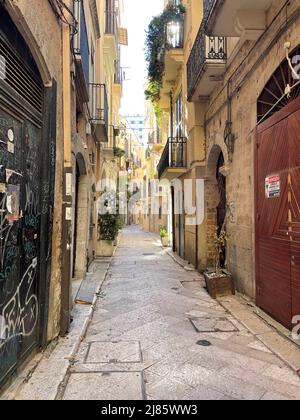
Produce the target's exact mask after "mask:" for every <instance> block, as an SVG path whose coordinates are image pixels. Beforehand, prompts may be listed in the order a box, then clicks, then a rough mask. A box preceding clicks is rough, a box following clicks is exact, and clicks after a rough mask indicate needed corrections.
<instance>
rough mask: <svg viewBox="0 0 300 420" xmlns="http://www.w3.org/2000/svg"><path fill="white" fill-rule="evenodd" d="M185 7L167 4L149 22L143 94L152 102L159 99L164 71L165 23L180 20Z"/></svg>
mask: <svg viewBox="0 0 300 420" xmlns="http://www.w3.org/2000/svg"><path fill="white" fill-rule="evenodd" d="M184 13H185V7H184V6H183V5H174V4H169V5H168V6H167V7H166V9H165V10H164V12H163V13H162V14H161V15H159V16H156V17H154V18H153V19H152V21H151V22H150V25H149V28H148V32H147V37H146V61H147V63H148V79H149V86H148V88H147V90H146V91H145V95H146V97H147V98H148V99H150V100H151V101H152V102H153V103H154V104H155V103H157V102H158V101H159V99H160V90H161V87H162V82H163V75H164V71H165V52H166V50H167V49H168V48H169V46H168V42H167V41H168V40H167V31H166V28H167V24H168V23H170V22H182V21H183V15H184Z"/></svg>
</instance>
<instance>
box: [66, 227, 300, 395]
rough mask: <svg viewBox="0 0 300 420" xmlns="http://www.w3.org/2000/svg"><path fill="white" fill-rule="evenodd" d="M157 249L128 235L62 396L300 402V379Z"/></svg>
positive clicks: (153, 241) (151, 241)
mask: <svg viewBox="0 0 300 420" xmlns="http://www.w3.org/2000/svg"><path fill="white" fill-rule="evenodd" d="M203 286H204V283H203V279H202V277H201V276H200V275H199V274H197V273H195V272H187V271H185V270H184V269H183V268H181V267H180V266H179V265H178V264H177V263H175V262H174V261H173V260H172V258H170V256H169V255H167V254H166V251H164V250H162V249H161V247H160V246H159V242H158V241H157V238H155V237H153V236H152V235H149V234H146V233H144V232H142V231H141V230H140V229H139V228H128V229H126V230H125V231H124V234H123V238H122V241H121V244H120V247H119V248H118V250H117V252H116V254H115V257H114V258H113V261H112V264H111V267H110V270H109V273H108V277H107V280H106V283H105V284H104V288H103V295H102V296H101V297H100V298H99V300H98V303H97V307H96V311H95V314H94V318H93V321H92V323H91V325H90V327H89V330H88V333H87V336H86V339H85V341H84V342H83V343H82V345H81V348H80V351H79V354H78V358H77V361H76V363H75V365H74V367H73V368H72V370H71V373H70V376H69V378H68V382H67V386H66V389H65V392H64V395H63V398H64V399H78V398H79V399H136V400H138V399H145V398H147V399H150V400H151V399H163V400H168V399H183V400H190V399H196V400H207V399H209V400H221V399H250V400H259V399H299V398H300V380H299V378H298V376H297V375H296V374H295V373H294V372H292V370H290V369H289V368H288V367H286V366H285V365H284V363H283V362H282V361H281V360H279V359H278V358H277V357H276V356H275V355H274V354H272V353H271V352H270V351H269V350H268V349H267V348H266V347H264V345H263V344H262V343H260V342H259V341H257V340H256V338H255V336H253V335H252V334H251V333H250V332H249V331H247V330H245V328H244V327H243V326H242V325H241V324H240V323H239V322H238V321H237V320H236V319H234V318H232V317H231V316H230V315H229V314H228V313H227V312H226V311H225V309H223V308H222V307H221V306H220V305H219V304H218V303H217V302H215V301H213V300H212V299H211V298H210V297H209V296H208V295H207V292H206V291H205V290H204V288H203Z"/></svg>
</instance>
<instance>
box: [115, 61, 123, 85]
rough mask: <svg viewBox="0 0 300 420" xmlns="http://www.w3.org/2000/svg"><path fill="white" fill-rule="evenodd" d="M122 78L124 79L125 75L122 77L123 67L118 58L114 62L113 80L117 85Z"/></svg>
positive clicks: (121, 81)
mask: <svg viewBox="0 0 300 420" xmlns="http://www.w3.org/2000/svg"><path fill="white" fill-rule="evenodd" d="M124 79H125V77H124V72H123V68H122V67H121V63H120V60H117V61H116V62H115V75H114V82H115V84H117V85H121V84H122V83H123V81H124Z"/></svg>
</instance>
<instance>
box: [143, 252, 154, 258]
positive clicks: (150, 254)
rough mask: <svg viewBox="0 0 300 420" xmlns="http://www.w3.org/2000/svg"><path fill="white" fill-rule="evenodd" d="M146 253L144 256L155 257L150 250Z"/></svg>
mask: <svg viewBox="0 0 300 420" xmlns="http://www.w3.org/2000/svg"><path fill="white" fill-rule="evenodd" d="M143 255H144V257H153V256H154V255H155V254H154V253H153V252H152V253H151V252H149V253H145V254H143Z"/></svg>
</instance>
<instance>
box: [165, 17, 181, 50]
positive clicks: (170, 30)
mask: <svg viewBox="0 0 300 420" xmlns="http://www.w3.org/2000/svg"><path fill="white" fill-rule="evenodd" d="M166 31H167V47H168V48H183V42H184V22H183V21H171V22H169V23H168V24H167V27H166Z"/></svg>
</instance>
